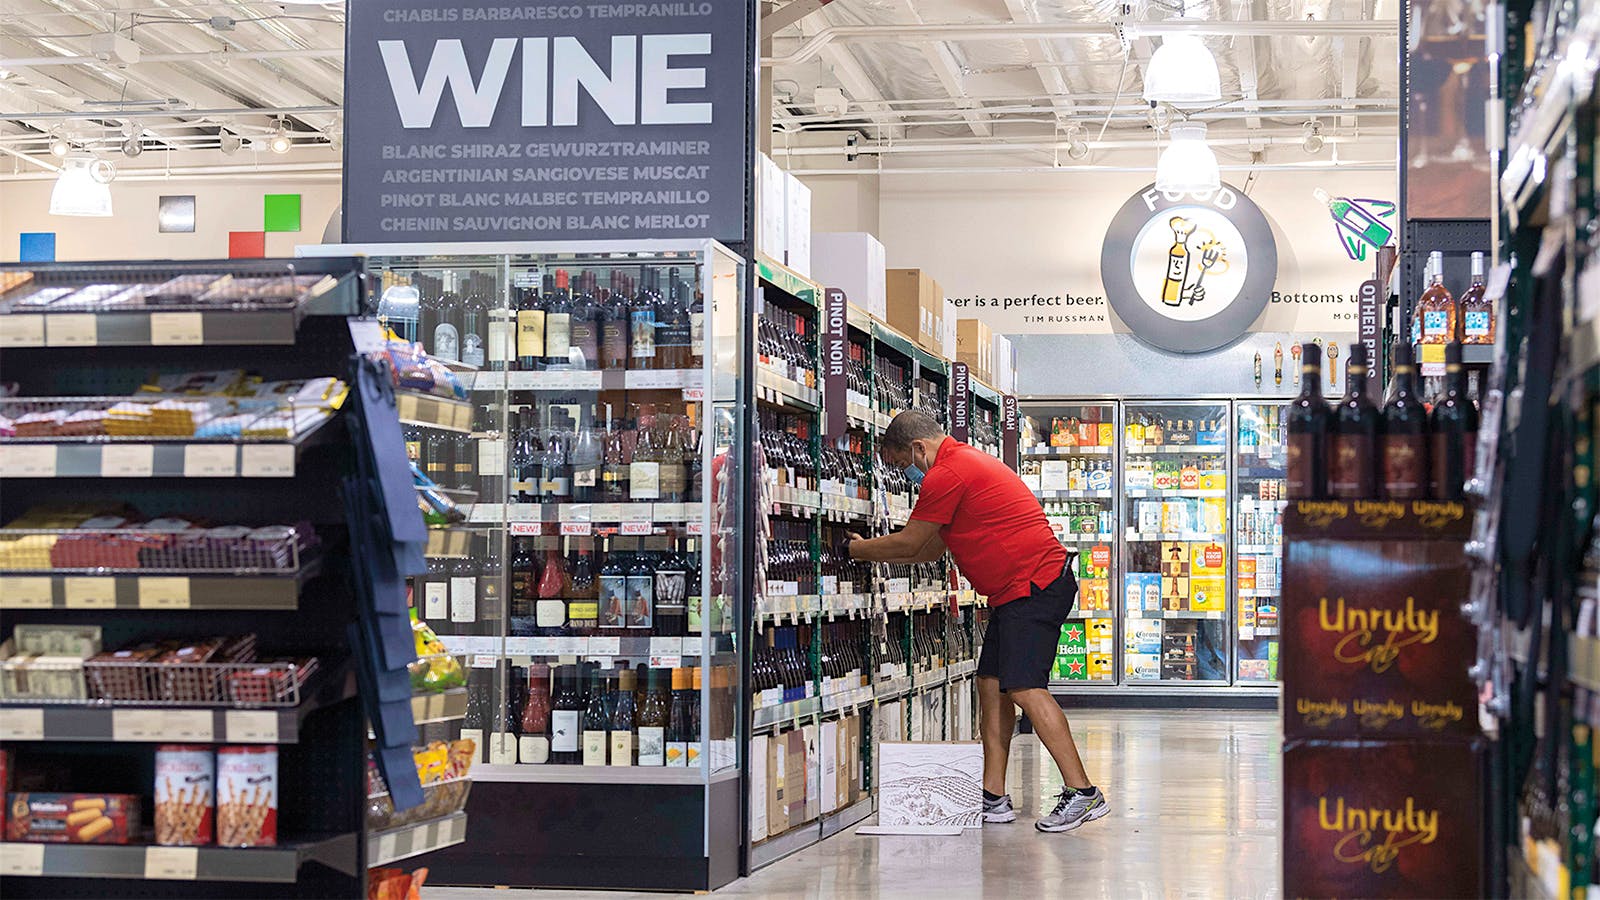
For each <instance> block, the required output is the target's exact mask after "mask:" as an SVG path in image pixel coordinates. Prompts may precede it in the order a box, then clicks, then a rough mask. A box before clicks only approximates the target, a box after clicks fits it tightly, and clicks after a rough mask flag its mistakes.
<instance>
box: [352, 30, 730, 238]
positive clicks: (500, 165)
mask: <svg viewBox="0 0 1600 900" xmlns="http://www.w3.org/2000/svg"><path fill="white" fill-rule="evenodd" d="M752 8H753V7H752V6H751V5H750V4H748V3H741V2H737V0H696V2H688V3H654V4H626V3H611V2H595V0H584V2H574V3H564V4H554V3H547V2H546V3H535V4H516V3H510V2H506V0H499V2H495V0H467V2H464V3H441V2H439V0H386V2H377V0H352V2H351V3H350V4H349V8H348V11H347V15H348V24H347V28H346V35H347V36H346V50H345V56H346V60H345V98H346V103H345V127H346V135H345V165H344V230H345V233H344V239H345V240H346V241H349V242H358V243H359V242H385V243H387V242H397V243H399V242H431V241H493V240H535V239H537V240H609V239H631V240H640V239H668V238H706V237H710V238H718V239H722V240H739V239H740V238H741V235H742V234H743V232H744V192H745V173H746V172H747V170H749V168H750V165H749V160H748V159H747V156H746V154H747V144H748V140H747V139H746V130H747V114H746V113H747V108H746V100H747V96H748V93H749V91H750V90H751V80H750V76H751V68H752V67H751V66H750V64H749V60H748V57H747V54H746V51H745V32H746V29H747V27H748V23H749V16H750V15H751V10H752Z"/></svg>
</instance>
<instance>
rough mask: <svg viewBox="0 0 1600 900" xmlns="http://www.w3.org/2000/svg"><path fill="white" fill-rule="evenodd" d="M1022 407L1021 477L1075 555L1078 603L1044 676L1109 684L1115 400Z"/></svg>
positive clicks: (1112, 672) (1112, 670)
mask: <svg viewBox="0 0 1600 900" xmlns="http://www.w3.org/2000/svg"><path fill="white" fill-rule="evenodd" d="M1021 412H1022V420H1021V422H1020V424H1019V428H1020V429H1021V433H1020V436H1019V438H1018V460H1017V462H1018V466H1019V471H1020V473H1021V475H1022V480H1023V481H1024V482H1026V483H1027V485H1028V486H1029V487H1030V488H1032V489H1033V493H1034V496H1036V497H1038V498H1039V502H1040V503H1041V504H1042V505H1043V506H1044V511H1045V515H1046V517H1048V519H1049V521H1050V526H1051V528H1052V529H1054V531H1055V533H1056V536H1057V537H1058V538H1060V540H1061V542H1062V544H1063V545H1065V546H1066V548H1067V549H1068V550H1069V551H1071V552H1074V553H1076V554H1077V557H1076V570H1075V571H1076V573H1077V576H1078V604H1077V607H1076V608H1075V609H1074V610H1073V613H1072V617H1071V618H1070V619H1069V620H1068V621H1067V623H1066V625H1064V626H1063V627H1062V629H1061V638H1060V641H1059V643H1058V644H1057V648H1056V662H1055V667H1054V669H1053V670H1052V672H1051V677H1052V679H1053V680H1055V681H1057V682H1065V683H1084V682H1087V683H1095V684H1116V683H1117V666H1116V658H1117V656H1116V641H1117V636H1116V608H1115V604H1114V603H1113V600H1114V598H1115V597H1116V596H1117V593H1118V590H1117V581H1116V572H1117V567H1116V545H1117V544H1116V533H1115V532H1116V521H1117V518H1116V497H1117V473H1116V464H1117V434H1118V427H1117V405H1116V404H1115V403H1111V402H1099V403H1096V402H1067V401H1029V402H1024V403H1023V404H1022V407H1021Z"/></svg>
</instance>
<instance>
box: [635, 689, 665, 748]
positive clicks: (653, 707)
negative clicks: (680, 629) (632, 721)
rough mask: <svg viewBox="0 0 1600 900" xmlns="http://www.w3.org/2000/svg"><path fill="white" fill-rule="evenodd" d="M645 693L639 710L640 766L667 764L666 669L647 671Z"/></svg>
mask: <svg viewBox="0 0 1600 900" xmlns="http://www.w3.org/2000/svg"><path fill="white" fill-rule="evenodd" d="M644 671H645V678H644V693H643V695H641V697H640V701H639V708H638V721H639V765H641V766H664V765H666V764H667V724H668V703H667V700H666V697H665V696H663V693H664V692H663V691H662V690H661V676H662V673H663V672H665V671H666V670H664V669H645V670H644Z"/></svg>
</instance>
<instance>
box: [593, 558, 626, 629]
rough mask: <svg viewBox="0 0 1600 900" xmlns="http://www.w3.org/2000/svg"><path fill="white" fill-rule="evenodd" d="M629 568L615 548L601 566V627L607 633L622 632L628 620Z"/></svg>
mask: <svg viewBox="0 0 1600 900" xmlns="http://www.w3.org/2000/svg"><path fill="white" fill-rule="evenodd" d="M627 609H628V570H627V567H626V566H625V565H624V564H623V560H622V554H621V553H618V552H617V551H616V550H615V549H613V550H612V551H611V552H610V553H608V554H606V561H605V562H604V563H603V564H601V566H600V627H601V628H602V629H603V630H604V633H606V634H619V635H620V634H621V633H622V630H623V627H624V625H625V623H626V622H627V616H628V613H627Z"/></svg>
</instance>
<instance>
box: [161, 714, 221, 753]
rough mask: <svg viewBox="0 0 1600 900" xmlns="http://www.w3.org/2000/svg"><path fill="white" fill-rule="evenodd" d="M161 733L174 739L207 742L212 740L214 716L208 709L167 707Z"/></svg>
mask: <svg viewBox="0 0 1600 900" xmlns="http://www.w3.org/2000/svg"><path fill="white" fill-rule="evenodd" d="M163 719H165V722H164V725H163V727H162V729H161V730H162V733H163V734H166V735H168V736H170V737H171V738H172V739H173V740H175V741H192V742H194V743H197V744H209V743H211V742H212V740H214V739H215V738H214V735H215V731H214V727H213V726H214V723H215V721H216V720H215V717H214V716H213V715H212V712H211V710H209V709H169V710H167V711H166V715H165V716H163Z"/></svg>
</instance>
